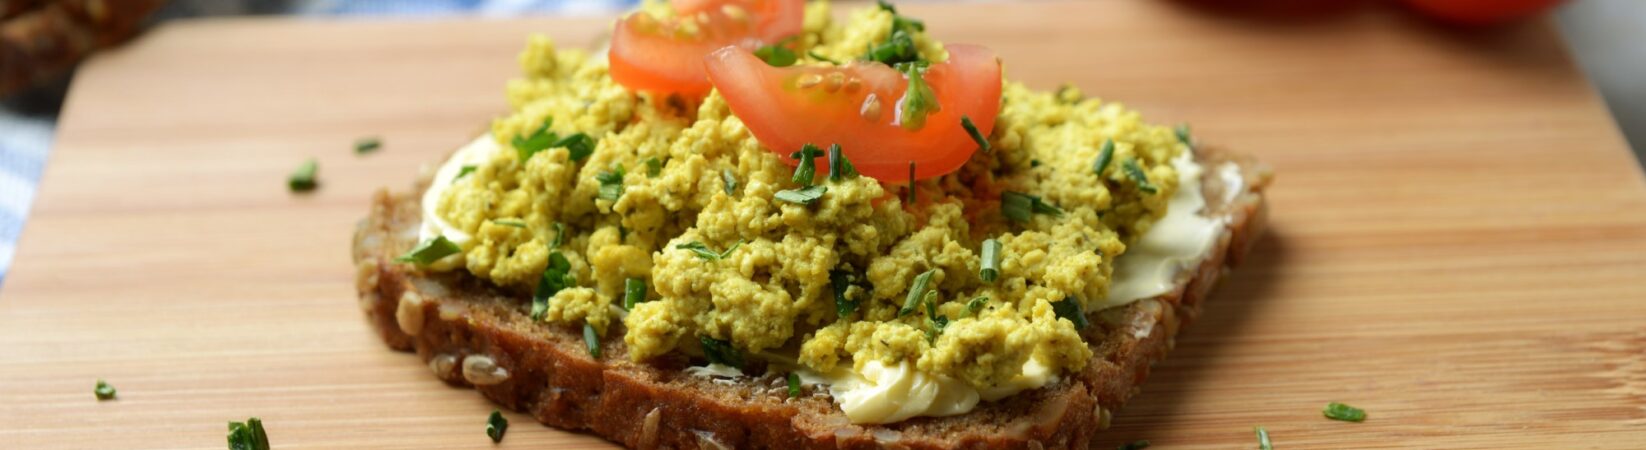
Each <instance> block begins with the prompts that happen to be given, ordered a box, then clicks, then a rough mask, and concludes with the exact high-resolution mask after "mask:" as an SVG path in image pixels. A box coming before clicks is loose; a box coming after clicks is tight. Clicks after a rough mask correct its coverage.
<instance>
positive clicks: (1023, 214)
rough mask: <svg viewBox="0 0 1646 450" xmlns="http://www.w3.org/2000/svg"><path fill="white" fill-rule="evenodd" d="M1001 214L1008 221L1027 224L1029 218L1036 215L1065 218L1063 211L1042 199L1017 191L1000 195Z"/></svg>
mask: <svg viewBox="0 0 1646 450" xmlns="http://www.w3.org/2000/svg"><path fill="white" fill-rule="evenodd" d="M1000 213H1001V214H1003V215H1005V216H1006V219H1007V220H1010V221H1013V222H1027V221H1029V216H1032V215H1034V214H1045V215H1049V216H1052V217H1061V216H1063V210H1061V209H1058V208H1057V207H1056V206H1052V204H1050V203H1046V202H1045V201H1042V200H1040V197H1036V196H1033V195H1029V194H1025V193H1022V192H1016V191H1005V192H1001V193H1000Z"/></svg>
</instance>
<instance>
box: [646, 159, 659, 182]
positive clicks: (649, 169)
mask: <svg viewBox="0 0 1646 450" xmlns="http://www.w3.org/2000/svg"><path fill="white" fill-rule="evenodd" d="M661 173H663V160H661V159H657V157H656V156H653V157H650V158H646V176H647V177H649V178H657V175H658V174H661Z"/></svg>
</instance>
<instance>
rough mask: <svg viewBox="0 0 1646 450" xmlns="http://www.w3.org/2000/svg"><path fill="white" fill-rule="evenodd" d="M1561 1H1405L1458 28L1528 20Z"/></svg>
mask: <svg viewBox="0 0 1646 450" xmlns="http://www.w3.org/2000/svg"><path fill="white" fill-rule="evenodd" d="M1560 2H1561V0H1406V4H1407V5H1409V6H1411V7H1412V8H1416V9H1417V10H1419V11H1421V12H1423V13H1424V14H1427V15H1428V16H1429V17H1433V18H1436V19H1440V20H1443V21H1446V22H1451V23H1455V24H1459V25H1475V26H1480V25H1493V24H1498V23H1503V22H1508V21H1511V20H1517V19H1521V18H1524V17H1529V16H1531V15H1533V14H1537V13H1539V12H1542V11H1543V10H1545V9H1549V8H1550V7H1552V6H1554V5H1555V4H1558V3H1560Z"/></svg>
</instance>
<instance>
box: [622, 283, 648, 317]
mask: <svg viewBox="0 0 1646 450" xmlns="http://www.w3.org/2000/svg"><path fill="white" fill-rule="evenodd" d="M644 301H646V280H645V279H641V278H625V279H623V310H624V311H633V310H634V306H635V305H638V304H640V303H641V302H644Z"/></svg>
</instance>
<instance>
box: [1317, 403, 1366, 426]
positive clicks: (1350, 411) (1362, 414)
mask: <svg viewBox="0 0 1646 450" xmlns="http://www.w3.org/2000/svg"><path fill="white" fill-rule="evenodd" d="M1321 413H1322V414H1325V415H1326V418H1327V419H1332V420H1341V421H1344V422H1363V421H1365V420H1366V410H1364V409H1360V408H1356V407H1353V406H1349V405H1345V404H1342V403H1338V402H1331V403H1327V404H1326V409H1324V410H1321Z"/></svg>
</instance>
